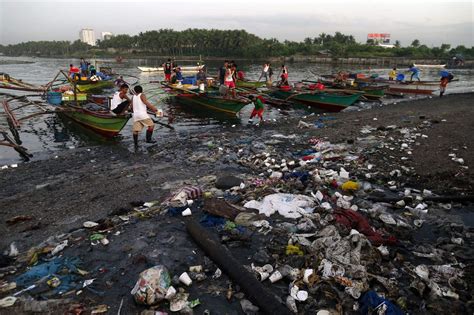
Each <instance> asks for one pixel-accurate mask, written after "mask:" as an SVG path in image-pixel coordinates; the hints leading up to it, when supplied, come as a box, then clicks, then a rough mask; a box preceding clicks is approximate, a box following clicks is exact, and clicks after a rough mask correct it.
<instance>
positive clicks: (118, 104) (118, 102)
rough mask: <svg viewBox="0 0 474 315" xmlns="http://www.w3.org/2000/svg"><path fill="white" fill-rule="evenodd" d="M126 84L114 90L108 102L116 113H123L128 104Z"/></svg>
mask: <svg viewBox="0 0 474 315" xmlns="http://www.w3.org/2000/svg"><path fill="white" fill-rule="evenodd" d="M127 93H128V85H126V84H122V85H121V86H120V89H119V90H118V91H117V92H115V94H114V96H113V97H112V101H111V102H110V110H111V111H112V112H113V113H114V114H116V115H120V114H123V113H124V112H125V111H126V110H127V108H128V107H129V106H130V98H129V97H128V96H127Z"/></svg>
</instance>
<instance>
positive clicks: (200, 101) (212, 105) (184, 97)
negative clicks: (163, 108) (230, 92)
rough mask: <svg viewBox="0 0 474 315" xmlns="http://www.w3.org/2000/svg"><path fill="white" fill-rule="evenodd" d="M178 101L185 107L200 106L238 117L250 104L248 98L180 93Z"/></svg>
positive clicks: (177, 96) (177, 97)
mask: <svg viewBox="0 0 474 315" xmlns="http://www.w3.org/2000/svg"><path fill="white" fill-rule="evenodd" d="M175 98H176V100H177V101H178V102H179V103H181V104H184V105H190V106H193V105H198V106H202V107H205V108H209V109H212V110H215V111H218V112H223V113H226V114H231V115H237V113H238V112H240V110H241V109H242V108H244V107H245V106H246V105H248V104H249V103H250V100H248V99H246V98H235V99H231V98H225V97H222V96H217V95H212V94H210V93H202V94H199V93H179V94H176V95H175Z"/></svg>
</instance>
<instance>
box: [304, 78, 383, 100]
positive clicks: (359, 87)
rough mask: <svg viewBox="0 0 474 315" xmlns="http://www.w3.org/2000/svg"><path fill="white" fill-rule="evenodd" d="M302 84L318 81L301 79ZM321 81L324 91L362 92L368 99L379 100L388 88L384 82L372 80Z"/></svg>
mask: <svg viewBox="0 0 474 315" xmlns="http://www.w3.org/2000/svg"><path fill="white" fill-rule="evenodd" d="M302 82H303V83H304V84H306V83H313V84H315V83H318V81H309V80H303V81H302ZM321 82H322V83H324V84H325V85H326V89H325V91H328V92H337V91H340V92H343V93H346V94H354V93H359V92H362V93H363V94H362V96H364V97H365V98H367V99H369V100H379V99H380V98H382V97H384V96H385V91H387V90H388V85H387V84H384V83H374V82H370V83H369V82H362V81H359V82H353V81H351V82H342V83H337V82H334V80H329V79H325V80H321Z"/></svg>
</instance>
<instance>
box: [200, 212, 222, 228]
mask: <svg viewBox="0 0 474 315" xmlns="http://www.w3.org/2000/svg"><path fill="white" fill-rule="evenodd" d="M226 221H227V220H226V219H225V218H223V217H218V216H215V215H210V214H206V215H204V216H203V217H202V219H201V220H200V221H199V222H200V223H201V225H202V226H205V227H223V226H224V225H225V223H226Z"/></svg>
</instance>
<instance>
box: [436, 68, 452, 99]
mask: <svg viewBox="0 0 474 315" xmlns="http://www.w3.org/2000/svg"><path fill="white" fill-rule="evenodd" d="M452 79H454V76H453V74H452V73H450V72H448V71H446V70H443V71H441V79H440V82H439V97H443V95H444V93H445V92H446V88H447V87H448V83H449V82H451V80H452Z"/></svg>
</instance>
